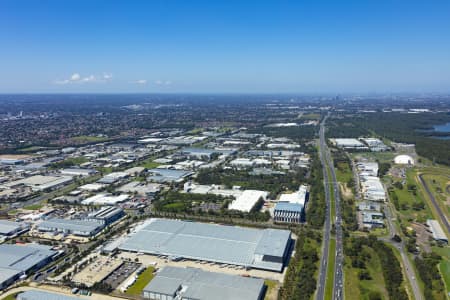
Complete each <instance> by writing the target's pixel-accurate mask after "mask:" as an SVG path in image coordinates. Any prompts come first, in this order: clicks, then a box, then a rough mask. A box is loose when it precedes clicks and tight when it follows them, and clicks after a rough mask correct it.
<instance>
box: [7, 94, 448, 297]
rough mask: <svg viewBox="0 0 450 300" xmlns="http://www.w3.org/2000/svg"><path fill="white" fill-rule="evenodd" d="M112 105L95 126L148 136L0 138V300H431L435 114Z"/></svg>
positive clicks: (332, 107)
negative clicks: (149, 117)
mask: <svg viewBox="0 0 450 300" xmlns="http://www.w3.org/2000/svg"><path fill="white" fill-rule="evenodd" d="M80 97H82V96H80ZM19 100H20V99H19ZM19 100H18V101H19ZM55 101H56V100H55ZM129 101H130V100H129V99H127V100H126V102H125V103H127V104H126V105H125V104H124V103H123V104H122V103H121V104H120V105H118V106H117V107H116V108H114V109H110V110H109V111H108V114H109V118H123V117H124V116H127V118H130V119H131V118H135V117H136V118H139V117H140V116H141V115H142V114H146V113H148V112H150V111H154V110H158V111H159V114H157V116H158V117H155V120H154V123H155V125H154V126H152V127H151V128H145V129H144V127H139V126H140V125H138V124H135V125H133V126H135V129H134V131H133V132H134V133H131V131H130V129H123V130H124V132H123V133H120V134H118V135H107V134H105V133H102V135H100V134H101V133H98V132H95V133H91V134H90V135H89V134H87V137H88V138H86V139H85V140H83V142H82V143H78V142H76V141H77V140H76V139H75V140H73V139H72V140H67V141H65V142H64V143H62V144H58V143H57V142H49V143H48V144H47V145H39V146H35V145H21V144H17V145H16V146H15V147H13V145H14V144H13V143H10V142H1V143H2V144H1V145H2V147H3V154H1V155H0V199H1V219H0V238H1V244H0V289H1V295H0V298H5V299H8V300H9V299H12V298H15V299H22V300H34V299H38V300H40V299H50V300H51V299H55V300H60V299H68V300H70V299H79V298H82V299H89V298H91V299H119V298H122V299H123V298H125V299H208V300H210V299H220V300H222V299H223V300H225V299H249V300H252V299H254V300H262V299H268V300H272V299H312V298H314V299H445V297H447V296H446V295H447V293H448V292H449V284H450V283H449V276H448V275H449V274H448V272H447V271H448V268H449V266H450V255H449V253H450V251H449V246H448V238H449V236H448V235H449V227H448V226H449V225H448V212H449V210H448V199H449V197H450V194H449V192H450V185H449V182H450V181H449V178H450V177H449V176H450V172H449V170H450V168H449V167H448V163H449V160H448V159H449V157H448V153H450V152H445V151H446V150H445V151H444V152H439V150H438V151H436V149H440V148H439V147H445V146H442V143H447V142H446V141H447V140H446V139H438V138H436V137H435V135H436V134H437V133H432V132H431V131H430V130H431V129H423V128H428V127H430V126H434V124H436V123H443V122H449V121H450V115H449V112H450V107H447V106H445V105H444V106H437V104H436V105H435V106H433V105H431V104H430V103H429V102H428V100H427V101H425V100H423V102H413V103H411V102H410V101H409V100H407V99H405V100H402V101H399V103H398V104H397V105H396V106H391V107H390V108H386V105H385V104H384V103H383V102H382V101H381V102H376V103H378V104H374V103H371V107H370V108H368V107H366V106H365V104H364V103H365V102H358V103H359V106H356V108H355V104H354V103H355V102H354V101H356V100H352V101H350V100H349V102H347V101H346V100H336V98H330V99H326V98H325V99H321V100H318V99H310V100H308V99H306V100H305V99H298V100H292V99H290V100H286V101H285V102H283V101H273V100H272V99H270V98H269V99H262V100H260V102H258V104H251V103H252V102H251V101H250V102H249V103H244V104H243V103H237V104H235V105H229V107H228V108H226V109H223V111H222V112H220V113H219V112H216V113H217V117H214V118H213V119H211V118H208V117H206V115H208V114H212V111H215V104H214V105H208V104H191V103H190V102H183V101H185V100H183V101H181V100H178V99H166V100H165V101H166V103H172V102H173V103H174V104H173V105H174V106H170V107H169V108H167V110H166V108H164V109H163V108H161V107H164V106H160V105H161V104H159V103H158V102H157V101H156V102H155V103H154V104H151V105H150V104H148V103H149V102H148V100H146V101H147V102H146V104H143V103H141V102H137V103H136V104H134V105H133V106H130V105H131V104H130V103H129ZM437 101H438V100H437ZM19 103H20V101H19ZM177 103H178V104H177ZM188 103H189V105H188ZM317 103H319V104H317ZM349 103H352V104H351V105H350V104H349ZM417 103H421V104H420V105H418V104H417ZM431 103H433V102H431ZM439 103H440V102H439ZM377 105H378V106H377ZM38 107H39V106H38ZM425 107H426V109H425ZM433 107H434V108H433ZM67 109H69V110H70V109H71V108H70V105H69V107H68V108H67ZM86 111H87V112H88V113H87V114H89V111H90V108H89V107H87V108H86ZM169 112H170V115H168V114H169ZM93 113H94V114H98V112H96V111H94V112H93ZM28 114H29V117H28ZM12 115H13V112H11V113H8V115H3V116H2V120H1V122H2V124H4V126H15V125H12V124H17V123H18V122H25V123H26V122H40V121H39V118H35V117H33V112H32V111H30V112H29V113H28V112H24V113H21V115H20V116H19V117H14V118H13V117H11V116H12ZM196 115H205V116H204V117H202V118H200V119H198V118H196V117H194V116H196ZM261 116H265V117H264V118H262V117H261ZM166 118H173V120H171V121H170V122H168V121H167V119H166ZM180 118H183V121H180V122H178V121H177V120H179V119H180ZM216 118H217V119H220V118H222V119H223V123H220V122H218V121H217V120H216ZM361 118H364V119H366V120H371V122H370V123H367V122H363V123H360V122H361ZM377 120H384V121H382V122H389V123H390V124H391V127H392V128H393V129H392V130H389V131H384V128H385V127H383V126H382V125H381V124H380V122H381V121H380V122H378V121H377ZM45 122H47V123H48V122H49V121H48V119H45ZM55 122H57V120H55ZM84 122H87V123H86V124H87V126H89V125H88V124H89V122H90V121H88V120H85V121H84ZM165 122H168V124H167V125H165ZM382 122H381V123H382ZM417 123H420V124H429V125H422V126H424V127H423V128H422V129H420V128H419V129H417V128H416V127H414V126H415V124H417ZM186 124H190V125H189V126H187V125H186ZM368 124H371V125H368ZM400 124H401V125H400ZM405 124H407V125H405ZM395 126H397V127H395ZM405 126H411V129H403V128H404V127H405ZM426 126H428V127H426ZM395 128H401V129H395ZM138 129H139V130H138ZM61 130H65V129H61ZM401 130H407V131H408V132H414V134H415V135H414V136H413V137H412V138H411V139H410V140H408V139H405V138H404V135H403V134H399V133H397V132H398V131H401ZM447 134H448V133H447ZM58 136H59V134H58ZM440 136H444V133H441V134H440ZM100 137H101V138H100ZM12 139H13V138H12ZM11 141H12V140H11ZM55 141H56V140H55ZM70 141H73V142H70ZM433 143H437V144H438V146H439V147H438V146H429V145H434V144H433ZM430 147H432V148H430ZM443 149H444V148H443ZM445 149H447V150H449V149H450V148H445ZM442 153H444V154H442ZM445 155H447V157H445ZM8 297H9V298H8ZM11 297H12V298H11ZM105 297H106V298H105Z"/></svg>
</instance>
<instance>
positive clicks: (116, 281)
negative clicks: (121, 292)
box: [104, 261, 142, 289]
mask: <svg viewBox="0 0 450 300" xmlns="http://www.w3.org/2000/svg"><path fill="white" fill-rule="evenodd" d="M141 265H142V264H140V263H136V262H130V261H126V262H124V263H123V264H122V265H121V266H120V267H119V268H117V269H116V270H115V271H114V272H112V273H111V274H110V275H109V276H108V277H106V278H105V280H104V282H105V283H107V284H109V285H110V286H111V287H112V288H113V289H116V288H117V287H118V286H119V285H120V284H121V283H122V282H123V281H124V280H125V279H127V278H128V277H130V275H131V274H133V273H134V272H135V271H136V270H137V269H138V268H139V267H140V266H141Z"/></svg>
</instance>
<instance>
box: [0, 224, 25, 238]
mask: <svg viewBox="0 0 450 300" xmlns="http://www.w3.org/2000/svg"><path fill="white" fill-rule="evenodd" d="M21 226H22V224H21V223H18V222H13V221H8V220H0V235H7V234H9V233H10V232H13V231H16V230H19V229H20V228H21Z"/></svg>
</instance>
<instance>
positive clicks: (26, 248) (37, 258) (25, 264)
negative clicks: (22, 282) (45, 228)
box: [0, 244, 56, 271]
mask: <svg viewBox="0 0 450 300" xmlns="http://www.w3.org/2000/svg"><path fill="white" fill-rule="evenodd" d="M54 254H56V251H53V250H50V247H48V246H44V245H38V244H27V245H20V246H19V245H12V244H2V245H0V268H6V269H13V270H17V271H27V270H28V269H30V268H32V267H33V266H35V265H37V264H39V263H40V262H42V261H43V260H45V259H47V258H49V257H51V256H53V255H54Z"/></svg>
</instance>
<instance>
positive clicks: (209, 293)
mask: <svg viewBox="0 0 450 300" xmlns="http://www.w3.org/2000/svg"><path fill="white" fill-rule="evenodd" d="M142 296H143V297H144V298H145V299H164V300H172V299H186V300H191V299H192V300H194V299H196V300H228V299H233V300H260V299H263V296H264V280H263V279H258V278H247V277H242V276H237V275H228V274H221V273H215V272H207V271H203V270H201V269H197V268H176V267H170V266H166V267H164V268H163V269H161V270H160V271H159V272H158V274H157V275H156V276H155V278H153V279H152V281H150V283H149V284H148V285H147V286H146V287H145V288H144V291H143V293H142Z"/></svg>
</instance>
